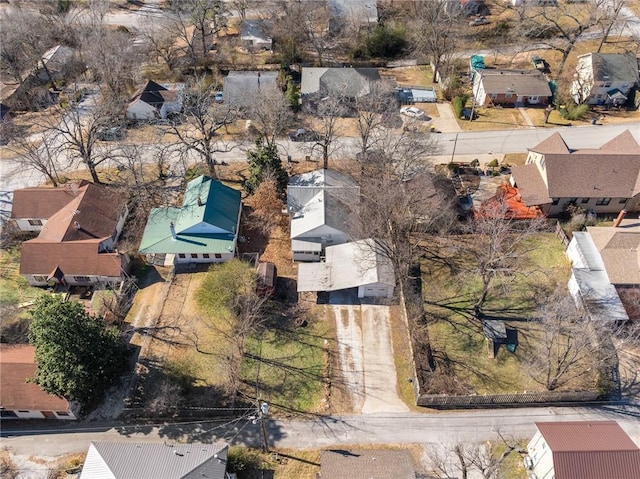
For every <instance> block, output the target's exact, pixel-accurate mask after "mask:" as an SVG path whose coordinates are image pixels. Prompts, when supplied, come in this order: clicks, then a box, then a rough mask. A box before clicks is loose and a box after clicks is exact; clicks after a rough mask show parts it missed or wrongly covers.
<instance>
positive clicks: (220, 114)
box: [170, 80, 237, 178]
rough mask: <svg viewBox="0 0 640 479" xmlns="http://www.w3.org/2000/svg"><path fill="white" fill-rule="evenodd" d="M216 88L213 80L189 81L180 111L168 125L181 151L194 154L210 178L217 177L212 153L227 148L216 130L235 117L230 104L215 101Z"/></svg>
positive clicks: (232, 120)
mask: <svg viewBox="0 0 640 479" xmlns="http://www.w3.org/2000/svg"><path fill="white" fill-rule="evenodd" d="M216 90H217V88H216V84H215V82H214V83H211V84H207V83H206V82H205V81H204V80H200V81H198V82H196V83H195V84H194V85H192V86H191V88H190V89H189V90H188V91H187V93H186V94H185V100H184V105H183V108H182V113H181V114H180V115H179V116H178V118H177V120H176V121H175V122H173V123H172V124H171V127H170V128H171V129H170V133H171V134H173V135H175V136H176V137H177V139H178V142H179V144H180V146H181V147H182V148H183V149H184V150H185V152H187V153H195V154H196V155H198V156H199V157H200V159H201V160H202V161H203V162H204V163H205V165H206V166H207V169H208V170H209V175H211V177H213V178H217V173H216V168H215V165H216V159H215V158H214V154H215V153H216V152H220V151H228V148H227V146H226V145H225V144H224V143H223V142H222V141H221V139H220V138H219V137H218V132H219V131H220V129H222V128H226V127H227V126H228V125H231V124H232V123H233V122H234V121H235V120H236V118H237V112H236V110H235V109H234V108H233V107H232V106H231V105H229V104H228V103H224V104H221V103H217V102H216V101H215V95H216Z"/></svg>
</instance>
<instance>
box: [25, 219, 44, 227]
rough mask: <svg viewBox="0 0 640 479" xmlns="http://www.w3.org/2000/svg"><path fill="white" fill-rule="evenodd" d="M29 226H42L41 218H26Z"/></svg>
mask: <svg viewBox="0 0 640 479" xmlns="http://www.w3.org/2000/svg"><path fill="white" fill-rule="evenodd" d="M28 221H29V224H30V225H31V226H42V220H28Z"/></svg>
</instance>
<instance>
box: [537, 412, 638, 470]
mask: <svg viewBox="0 0 640 479" xmlns="http://www.w3.org/2000/svg"><path fill="white" fill-rule="evenodd" d="M535 424H536V427H537V428H538V431H537V432H536V434H535V435H534V436H533V439H531V441H530V442H529V445H528V446H527V450H528V454H529V455H528V457H527V459H525V464H527V465H528V467H529V468H530V469H531V470H532V472H533V474H534V475H533V477H535V478H537V479H551V478H555V479H604V478H606V479H640V449H639V448H638V446H637V445H636V444H635V443H634V442H633V441H632V440H631V438H629V436H628V435H627V434H626V433H625V432H624V431H623V430H622V428H621V427H620V426H619V425H618V423H617V422H615V421H568V422H537V423H535Z"/></svg>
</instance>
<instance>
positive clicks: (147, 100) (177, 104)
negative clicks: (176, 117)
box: [127, 80, 184, 121]
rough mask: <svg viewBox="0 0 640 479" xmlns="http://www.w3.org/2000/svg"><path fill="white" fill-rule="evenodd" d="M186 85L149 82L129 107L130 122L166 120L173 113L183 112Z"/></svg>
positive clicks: (137, 93) (139, 91)
mask: <svg viewBox="0 0 640 479" xmlns="http://www.w3.org/2000/svg"><path fill="white" fill-rule="evenodd" d="M183 98H184V83H166V84H163V85H160V84H159V83H156V82H154V81H153V80H149V81H148V82H147V84H146V85H145V86H144V87H142V88H140V89H139V90H138V91H137V92H136V94H135V95H134V96H133V98H132V99H131V102H130V103H129V106H127V118H129V119H130V120H143V121H152V120H158V119H162V120H165V119H166V118H167V115H169V114H171V113H179V112H180V111H181V110H182V102H183Z"/></svg>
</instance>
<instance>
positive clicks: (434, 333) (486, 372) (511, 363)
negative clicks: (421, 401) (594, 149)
mask: <svg viewBox="0 0 640 479" xmlns="http://www.w3.org/2000/svg"><path fill="white" fill-rule="evenodd" d="M474 241H481V238H475V239H474ZM530 241H531V242H533V243H532V244H533V245H534V247H535V249H534V250H533V251H531V252H530V253H528V254H527V261H526V264H525V265H524V266H523V267H522V268H520V270H519V271H518V272H517V273H515V274H513V275H512V276H508V277H505V278H504V280H503V281H501V282H500V283H499V284H498V285H497V287H496V288H495V289H494V290H493V293H491V297H490V298H489V300H488V302H487V305H486V311H485V312H486V314H488V315H495V316H497V317H503V318H505V322H506V325H507V327H508V328H512V329H514V330H516V331H517V337H518V347H517V349H516V351H515V353H510V352H508V351H506V349H504V348H503V347H501V348H500V349H499V352H498V354H497V357H496V358H495V359H491V358H490V357H489V355H488V351H487V345H486V341H485V339H484V336H483V335H482V332H481V328H480V325H479V324H478V323H477V321H475V320H471V319H468V318H467V317H465V316H464V315H462V314H460V313H458V312H456V311H457V310H456V309H452V307H453V308H462V309H463V310H464V309H465V308H469V307H470V305H471V304H472V299H471V298H472V297H473V296H474V294H475V293H474V291H476V290H477V288H478V286H479V284H478V279H477V278H476V277H475V276H473V275H467V274H452V273H451V271H450V270H449V269H448V268H447V267H444V266H442V264H441V263H433V262H427V261H425V262H424V263H423V276H424V278H423V279H424V282H423V284H424V297H425V300H426V302H427V304H426V310H427V313H428V314H429V316H430V317H431V318H432V322H431V324H430V326H429V332H430V336H431V340H432V345H433V348H434V351H435V354H436V357H438V358H439V359H440V361H441V364H442V367H443V368H445V370H446V368H449V371H450V374H451V375H453V376H455V378H456V381H457V384H458V386H460V390H462V391H465V392H467V393H477V394H499V393H513V392H523V391H539V390H542V387H541V386H540V385H539V384H538V383H536V382H535V381H533V380H532V379H531V377H530V376H529V375H528V374H527V373H526V370H525V369H524V367H523V365H522V363H523V361H524V360H525V359H526V358H527V356H528V355H529V354H531V351H533V348H534V345H535V343H536V342H537V341H539V338H540V335H541V329H540V327H539V326H538V325H537V324H536V323H534V322H529V321H527V319H529V318H531V317H532V314H533V313H534V311H535V302H536V300H539V299H540V298H541V297H543V296H544V295H545V294H547V293H546V292H548V291H553V290H554V289H556V288H564V287H565V286H564V285H566V281H567V279H568V275H569V265H568V262H567V260H566V258H565V255H564V249H563V247H562V244H561V243H560V241H559V240H558V239H557V238H556V237H555V235H553V234H552V233H544V234H540V235H538V236H537V237H536V238H535V239H532V240H530ZM461 260H462V257H451V258H449V260H448V261H453V262H454V263H455V262H456V261H461ZM443 371H444V370H443ZM594 379H595V378H594V377H593V376H590V377H588V378H586V379H585V380H584V382H580V383H577V382H576V383H573V384H569V385H567V389H580V388H589V387H592V386H593V383H592V381H593V380H594Z"/></svg>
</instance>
